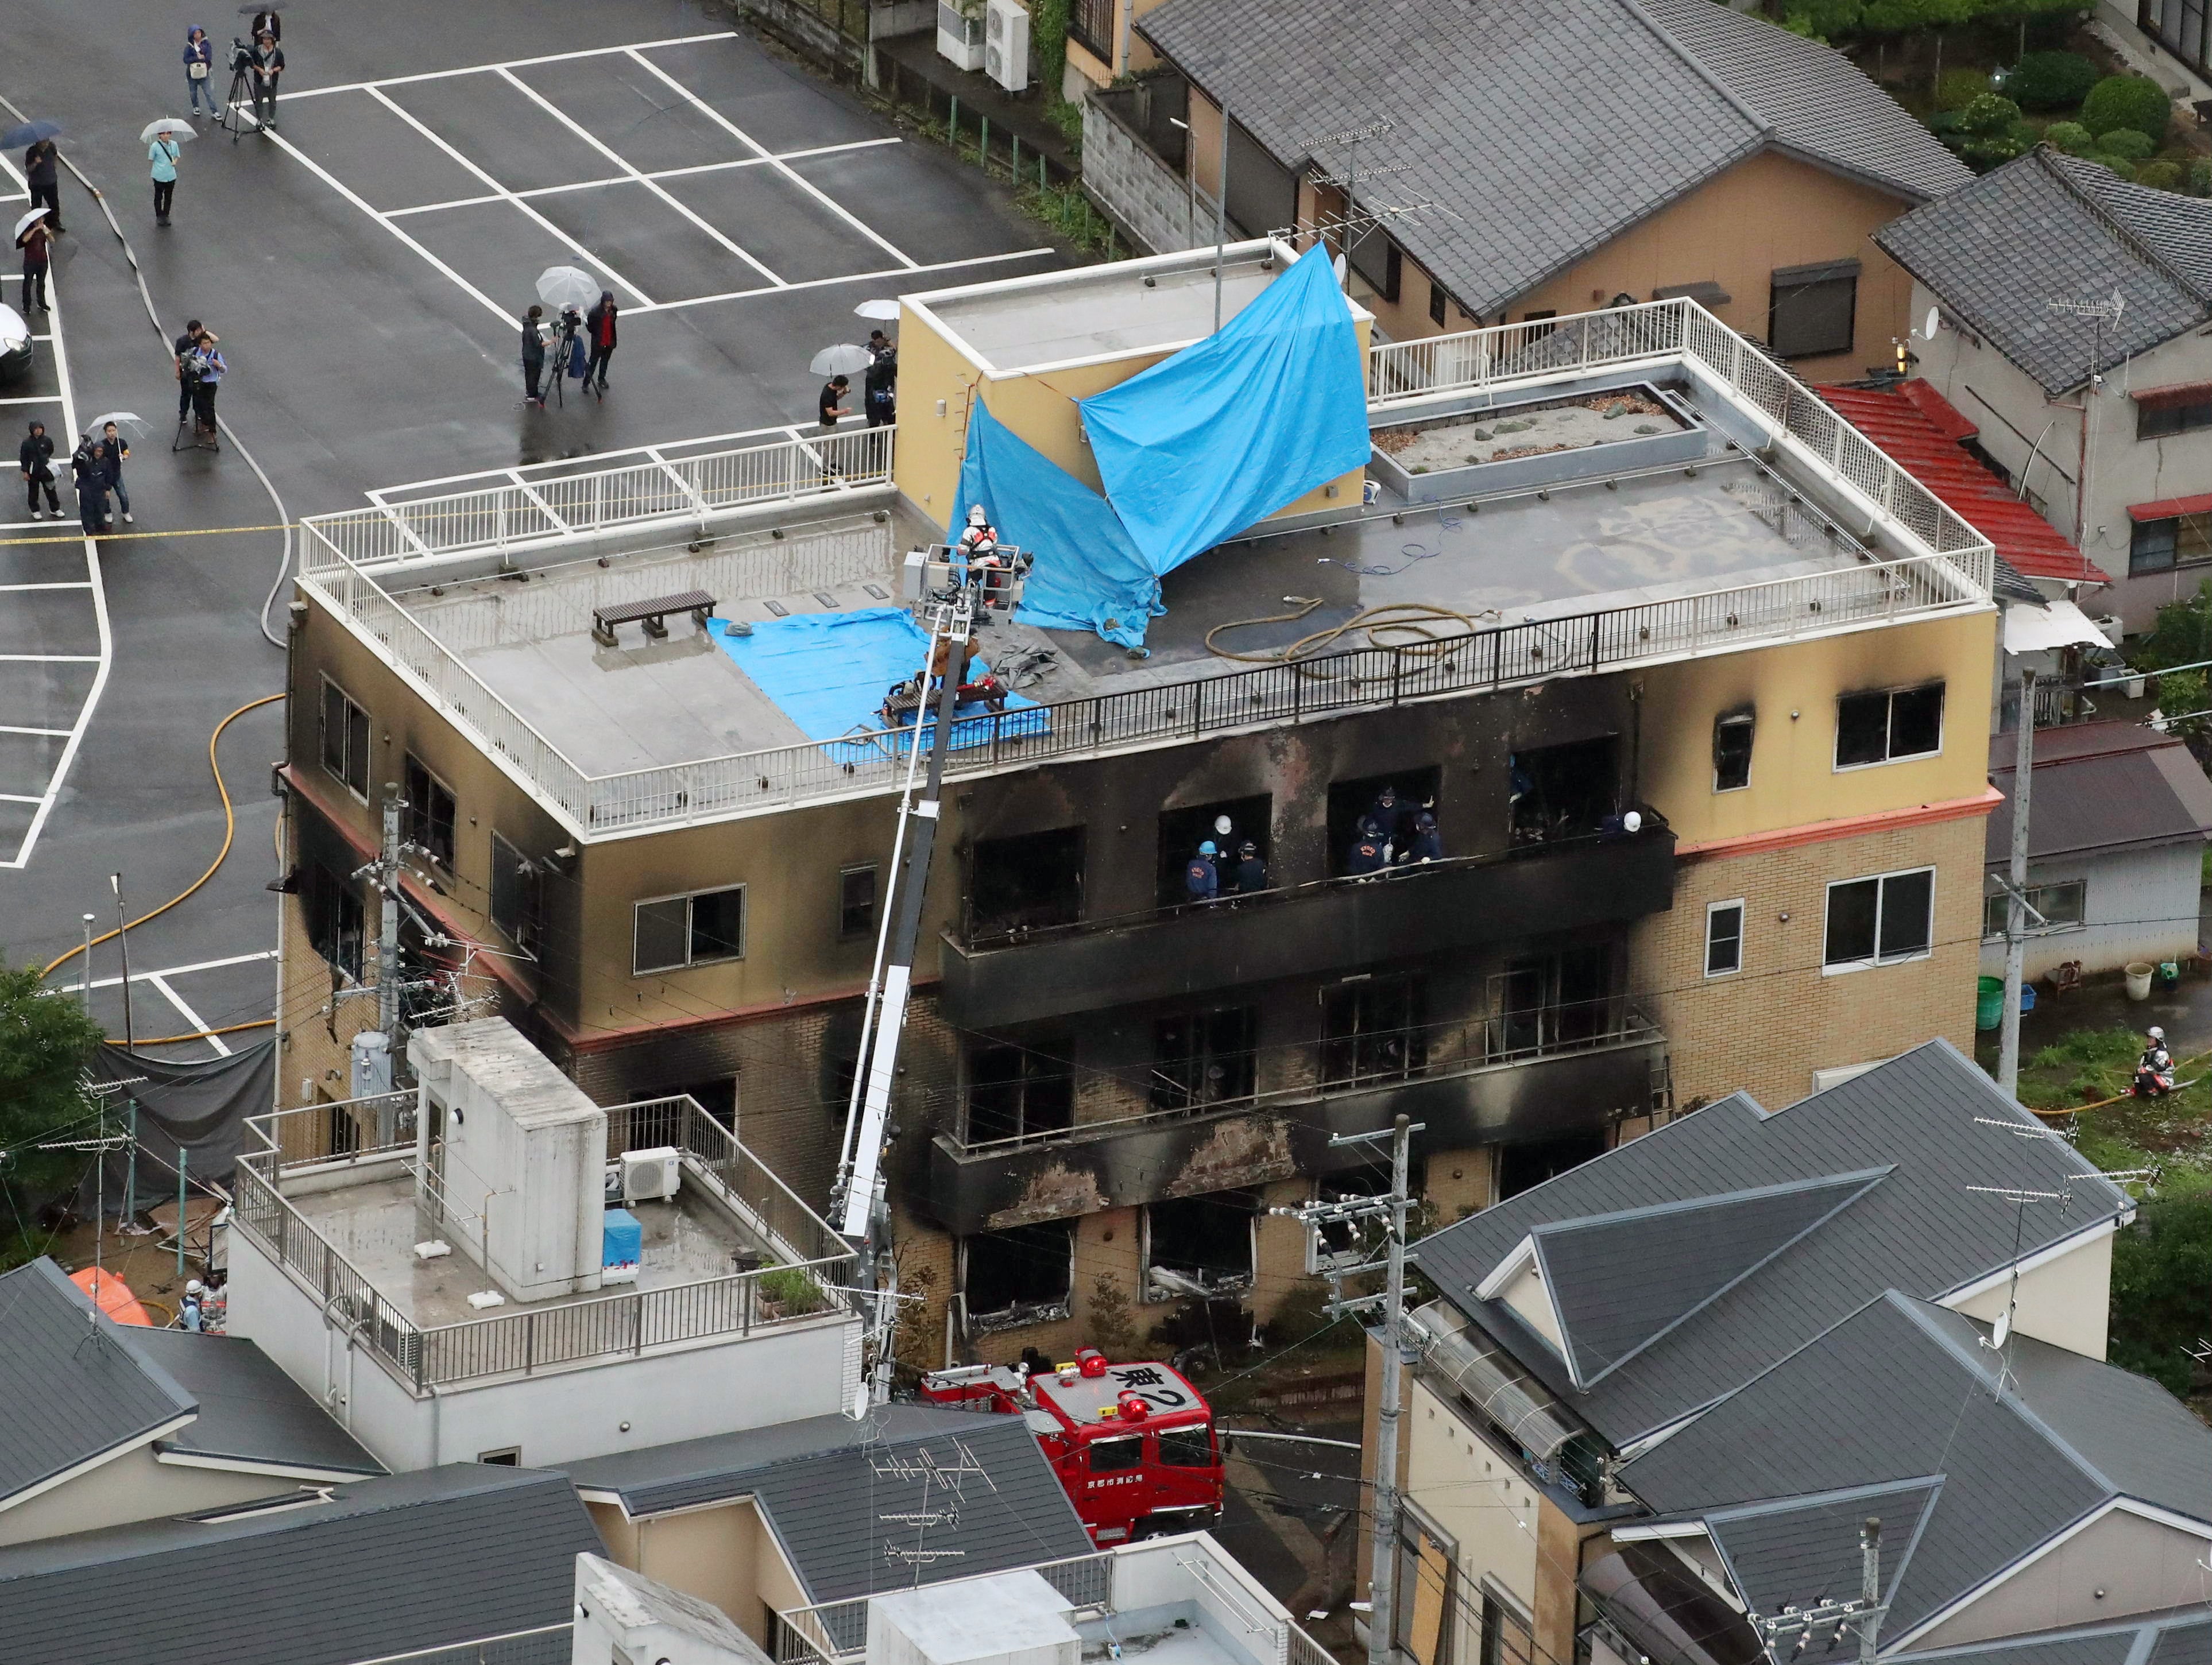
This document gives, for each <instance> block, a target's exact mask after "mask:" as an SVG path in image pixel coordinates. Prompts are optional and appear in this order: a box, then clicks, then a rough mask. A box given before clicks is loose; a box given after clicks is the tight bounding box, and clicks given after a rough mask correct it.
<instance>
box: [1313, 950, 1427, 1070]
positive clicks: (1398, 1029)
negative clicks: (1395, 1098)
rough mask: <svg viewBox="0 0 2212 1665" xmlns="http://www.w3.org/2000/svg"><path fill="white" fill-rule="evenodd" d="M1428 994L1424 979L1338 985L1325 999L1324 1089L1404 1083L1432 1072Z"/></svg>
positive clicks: (1383, 979)
mask: <svg viewBox="0 0 2212 1665" xmlns="http://www.w3.org/2000/svg"><path fill="white" fill-rule="evenodd" d="M1426 1008H1427V989H1426V985H1425V982H1424V981H1423V980H1422V979H1421V978H1419V977H1374V978H1368V979H1364V980H1362V981H1358V982H1345V983H1338V984H1336V985H1335V986H1334V987H1330V988H1328V989H1325V990H1323V991H1322V1042H1321V1074H1322V1085H1324V1086H1330V1087H1342V1086H1352V1085H1358V1084H1360V1083H1362V1082H1368V1081H1398V1080H1404V1079H1407V1078H1408V1077H1411V1076H1416V1075H1419V1074H1420V1073H1422V1071H1423V1070H1425V1068H1426V1067H1427V1066H1428V1060H1429V1044H1428V1036H1427V1032H1426V1029H1425V1024H1426V1023H1427V1017H1426Z"/></svg>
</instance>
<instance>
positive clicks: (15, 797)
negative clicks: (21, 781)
mask: <svg viewBox="0 0 2212 1665" xmlns="http://www.w3.org/2000/svg"><path fill="white" fill-rule="evenodd" d="M45 802H46V799H43V798H26V797H25V796H24V795H23V794H22V793H20V792H0V804H43V803H45Z"/></svg>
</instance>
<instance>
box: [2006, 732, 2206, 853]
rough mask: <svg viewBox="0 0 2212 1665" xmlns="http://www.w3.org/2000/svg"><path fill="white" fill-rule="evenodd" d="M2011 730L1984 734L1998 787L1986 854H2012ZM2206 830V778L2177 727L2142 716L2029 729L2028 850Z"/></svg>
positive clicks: (2126, 845)
mask: <svg viewBox="0 0 2212 1665" xmlns="http://www.w3.org/2000/svg"><path fill="white" fill-rule="evenodd" d="M2018 744H2019V735H2018V732H2016V731H2015V732H2008V733H2004V734H1996V735H1992V736H1991V737H1990V785H1992V786H1994V787H1996V789H1997V790H1998V791H1999V792H2001V793H2003V794H2004V798H2005V801H2004V802H2003V803H2002V804H2000V805H1997V807H1996V811H1994V812H1993V813H1992V814H1991V815H1990V818H1989V824H1988V827H1987V829H1986V831H1985V832H1984V838H1983V857H1984V860H1986V861H1987V862H1988V863H1989V864H1990V866H1996V864H1998V863H1999V862H2002V861H2006V860H2010V859H2011V855H2012V798H2013V782H2014V780H2015V777H2016V776H2017V775H2018V774H2019V752H2018V750H2017V747H2018ZM2208 832H2212V781H2208V780H2206V779H2205V775H2204V770H2203V768H2202V767H2201V766H2200V765H2199V764H2198V763H2197V759H2196V758H2195V757H2191V755H2190V751H2189V748H2188V747H2187V746H2186V745H2185V744H2182V742H2181V739H2180V738H2179V736H2177V735H2168V734H2160V733H2159V732H2157V731H2156V730H2155V729H2152V728H2148V727H2146V726H2143V725H2142V724H2140V723H2118V722H2106V723H2073V724H2069V725H2067V726H2065V727H2063V728H2056V729H2043V730H2039V731H2038V732H2037V734H2036V737H2035V785H2034V791H2033V803H2032V805H2031V809H2030V813H2029V817H2028V829H2027V853H2028V854H2029V856H2030V857H2032V858H2033V859H2035V860H2042V859H2043V858H2045V857H2046V856H2056V855H2072V854H2090V853H2098V852H2103V851H2107V850H2130V849H2143V848H2150V847H2152V846H2155V845H2160V844H2186V843H2202V842H2203V841H2204V836H2205V835H2206V834H2207V833H2208Z"/></svg>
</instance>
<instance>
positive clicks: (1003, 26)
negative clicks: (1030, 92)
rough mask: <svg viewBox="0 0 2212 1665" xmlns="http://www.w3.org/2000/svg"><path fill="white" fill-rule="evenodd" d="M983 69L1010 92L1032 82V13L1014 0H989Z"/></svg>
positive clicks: (985, 15) (984, 34)
mask: <svg viewBox="0 0 2212 1665" xmlns="http://www.w3.org/2000/svg"><path fill="white" fill-rule="evenodd" d="M984 21H985V24H986V27H985V30H984V33H983V73H984V74H985V75H987V76H990V77H991V79H992V80H994V81H995V82H998V83H999V85H1000V86H1001V87H1003V88H1006V90H1007V91H1008V92H1010V93H1018V92H1020V91H1021V90H1022V89H1023V88H1025V87H1027V86H1028V85H1029V84H1030V15H1029V13H1028V12H1027V11H1025V10H1024V9H1023V8H1022V7H1021V6H1019V5H1018V4H1017V3H1015V0H988V9H987V10H986V11H985V13H984Z"/></svg>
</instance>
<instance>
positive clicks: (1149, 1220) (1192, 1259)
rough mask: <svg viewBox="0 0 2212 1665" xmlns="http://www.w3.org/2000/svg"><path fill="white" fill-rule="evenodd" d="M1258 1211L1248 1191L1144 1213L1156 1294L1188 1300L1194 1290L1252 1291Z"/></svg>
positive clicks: (1179, 1201)
mask: <svg viewBox="0 0 2212 1665" xmlns="http://www.w3.org/2000/svg"><path fill="white" fill-rule="evenodd" d="M1259 1206H1260V1204H1259V1199H1258V1197H1257V1196H1256V1195H1255V1194H1254V1193H1252V1192H1249V1191H1216V1192H1214V1193H1212V1194H1210V1195H1207V1196H1203V1197H1176V1198H1172V1199H1170V1200H1167V1201H1164V1202H1156V1203H1152V1204H1151V1205H1150V1206H1148V1207H1147V1209H1146V1233H1147V1237H1148V1251H1147V1253H1146V1264H1147V1266H1148V1267H1149V1268H1150V1271H1151V1273H1152V1290H1153V1292H1154V1293H1155V1294H1156V1295H1157V1294H1169V1295H1188V1294H1192V1293H1194V1288H1193V1286H1194V1285H1196V1286H1198V1287H1201V1288H1204V1289H1206V1290H1207V1291H1213V1290H1223V1289H1242V1288H1244V1287H1245V1286H1247V1285H1249V1284H1250V1283H1251V1281H1252V1222H1253V1218H1254V1217H1255V1215H1256V1214H1257V1213H1258V1212H1259ZM1161 1273H1167V1274H1168V1275H1167V1276H1166V1277H1164V1278H1163V1277H1162V1276H1160V1274H1161Z"/></svg>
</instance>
